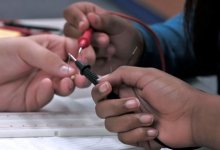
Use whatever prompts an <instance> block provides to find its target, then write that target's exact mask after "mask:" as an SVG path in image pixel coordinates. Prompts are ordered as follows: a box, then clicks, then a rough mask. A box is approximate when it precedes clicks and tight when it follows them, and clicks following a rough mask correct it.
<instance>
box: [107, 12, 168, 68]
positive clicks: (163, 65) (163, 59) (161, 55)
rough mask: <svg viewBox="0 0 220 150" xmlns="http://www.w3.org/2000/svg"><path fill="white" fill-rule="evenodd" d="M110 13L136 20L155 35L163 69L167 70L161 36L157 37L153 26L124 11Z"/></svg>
mask: <svg viewBox="0 0 220 150" xmlns="http://www.w3.org/2000/svg"><path fill="white" fill-rule="evenodd" d="M109 13H110V14H112V15H116V16H119V17H122V18H125V19H128V20H132V21H135V22H137V23H139V24H140V25H142V26H143V27H144V28H145V29H146V30H147V31H148V32H149V33H150V34H151V35H152V37H153V39H154V41H155V43H156V46H157V48H158V50H159V55H160V61H161V69H162V70H163V71H166V63H165V57H164V50H163V48H162V47H161V43H160V40H159V38H158V37H157V35H156V34H155V33H154V32H153V31H152V30H151V28H150V27H149V26H148V25H146V24H145V23H144V22H142V21H141V20H139V19H137V18H135V17H132V16H129V15H126V14H123V13H118V12H111V11H109Z"/></svg>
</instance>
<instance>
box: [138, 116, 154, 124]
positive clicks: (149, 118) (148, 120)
mask: <svg viewBox="0 0 220 150" xmlns="http://www.w3.org/2000/svg"><path fill="white" fill-rule="evenodd" d="M139 120H140V122H141V123H144V124H149V125H150V124H152V123H153V117H152V116H150V115H142V116H141V117H140V118H139Z"/></svg>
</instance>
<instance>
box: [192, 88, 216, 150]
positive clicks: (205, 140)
mask: <svg viewBox="0 0 220 150" xmlns="http://www.w3.org/2000/svg"><path fill="white" fill-rule="evenodd" d="M197 102H198V103H197V105H196V106H195V107H196V108H195V109H194V113H193V116H192V136H193V139H194V142H195V143H196V145H199V146H205V147H209V148H212V149H217V148H219V147H220V143H219V142H218V140H219V138H220V120H219V119H218V118H219V114H220V97H219V96H216V95H210V94H207V93H203V92H200V94H199V96H198V100H197Z"/></svg>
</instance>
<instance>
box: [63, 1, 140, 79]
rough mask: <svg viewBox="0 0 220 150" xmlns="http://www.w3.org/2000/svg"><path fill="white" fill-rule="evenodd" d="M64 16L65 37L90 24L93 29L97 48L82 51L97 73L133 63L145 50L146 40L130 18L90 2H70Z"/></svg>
mask: <svg viewBox="0 0 220 150" xmlns="http://www.w3.org/2000/svg"><path fill="white" fill-rule="evenodd" d="M64 17H65V18H66V20H67V23H66V24H65V27H64V33H65V35H66V36H69V37H74V38H76V37H79V36H80V35H81V33H83V32H84V31H85V30H86V29H88V28H89V27H91V28H93V29H94V33H93V37H92V46H93V48H94V51H91V48H88V49H85V50H83V52H82V55H81V59H82V60H83V61H84V62H86V63H90V64H92V69H93V70H94V71H95V72H97V73H99V74H101V75H103V74H106V73H109V72H111V71H112V70H115V69H116V68H118V67H119V66H121V65H134V64H136V63H137V62H138V60H139V57H140V55H141V54H142V51H143V39H142V36H141V35H140V33H139V31H137V29H135V28H134V27H133V26H132V25H131V23H130V22H129V21H128V20H125V19H123V18H121V17H118V16H117V15H112V14H110V13H109V11H107V10H104V9H102V8H100V7H98V6H97V5H95V4H92V3H89V2H80V3H75V4H73V5H70V6H69V7H68V8H66V10H65V12H64ZM125 43H126V44H125ZM135 49H136V52H135V54H134V55H133V52H134V50H135ZM100 68H102V69H100Z"/></svg>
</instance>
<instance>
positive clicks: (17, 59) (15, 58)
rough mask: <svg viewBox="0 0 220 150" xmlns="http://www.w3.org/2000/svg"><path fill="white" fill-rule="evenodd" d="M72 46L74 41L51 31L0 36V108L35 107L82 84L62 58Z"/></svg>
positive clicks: (14, 109)
mask: <svg viewBox="0 0 220 150" xmlns="http://www.w3.org/2000/svg"><path fill="white" fill-rule="evenodd" d="M74 49H77V43H76V41H74V40H72V39H69V38H66V37H59V36H55V35H38V36H30V37H19V38H6V39H0V70H1V73H0V111H36V110H39V109H40V108H42V107H43V106H44V105H46V104H47V103H48V102H49V101H50V100H51V99H52V97H53V95H54V94H55V93H56V94H58V95H62V96H66V95H69V94H70V93H71V92H72V91H73V90H74V88H75V86H82V84H83V83H84V81H82V80H81V79H75V83H74V82H73V81H72V80H71V79H70V76H71V75H73V74H75V73H76V70H75V69H74V68H73V67H69V66H68V65H67V64H66V63H65V62H64V60H66V59H67V52H71V53H74Z"/></svg>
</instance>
